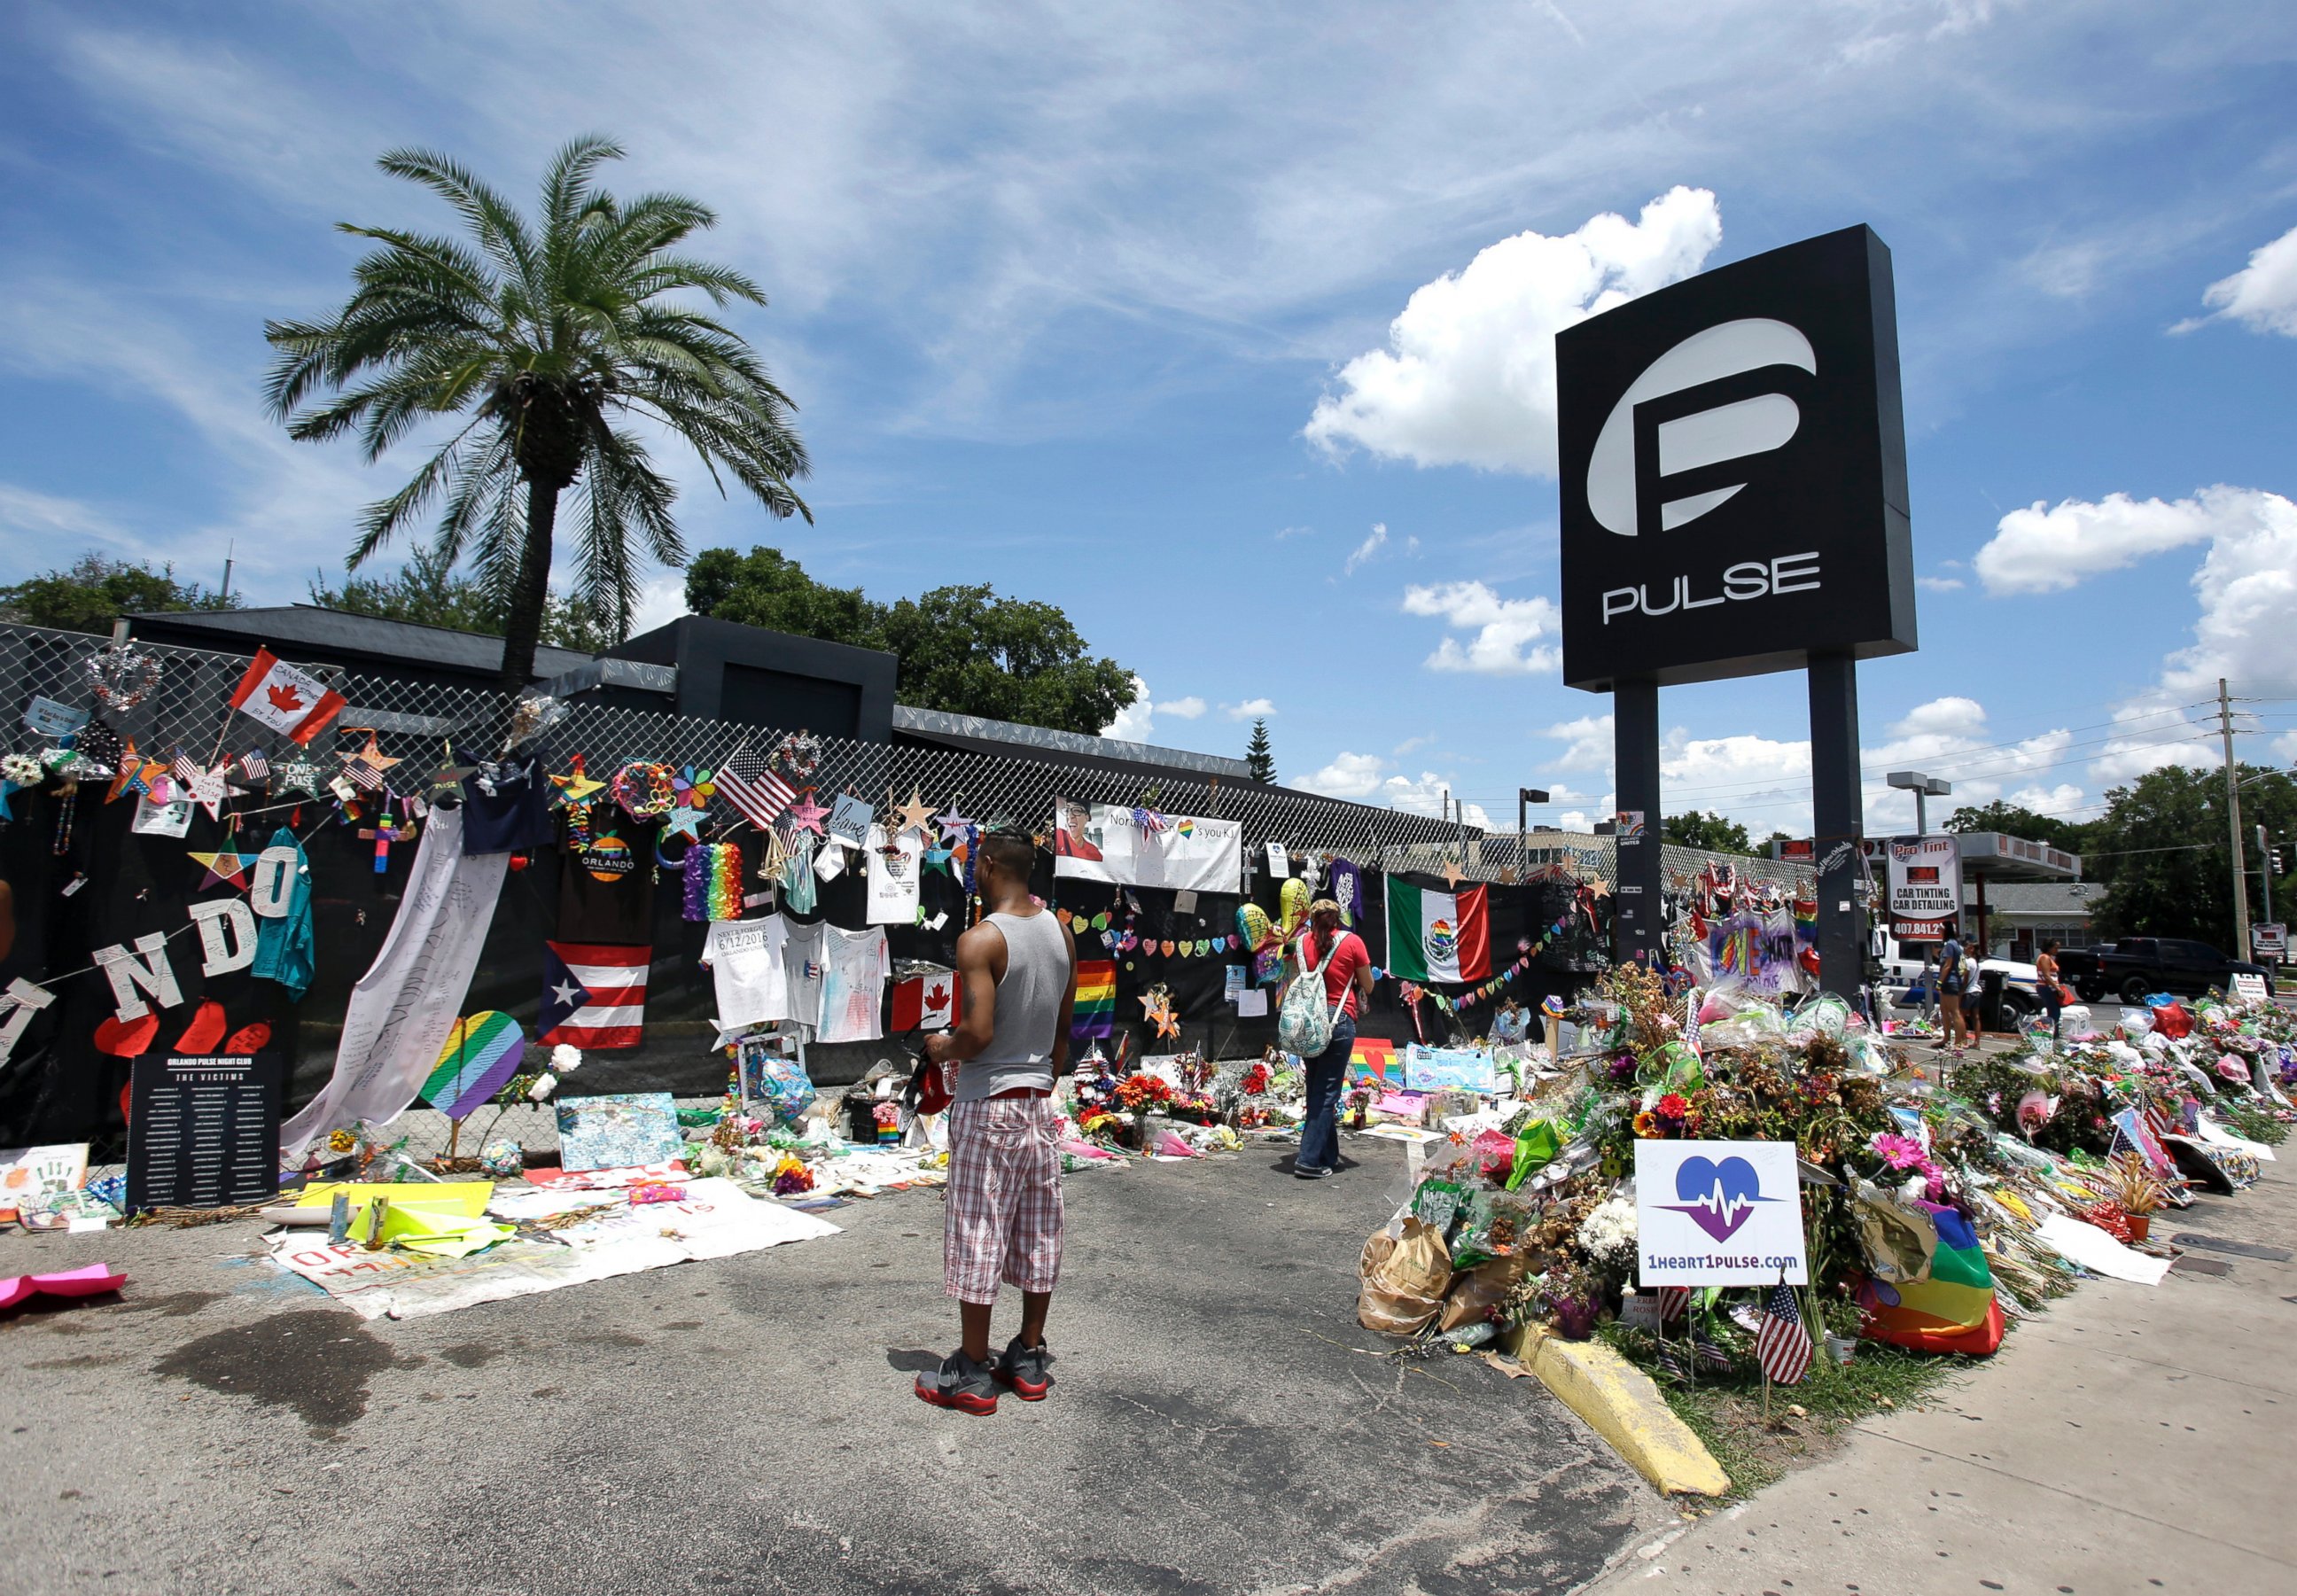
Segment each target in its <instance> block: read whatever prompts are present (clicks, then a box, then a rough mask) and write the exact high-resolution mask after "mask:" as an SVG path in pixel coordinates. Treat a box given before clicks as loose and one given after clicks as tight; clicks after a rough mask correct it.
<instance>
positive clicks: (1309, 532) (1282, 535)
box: [1276, 526, 1316, 543]
mask: <svg viewBox="0 0 2297 1596" xmlns="http://www.w3.org/2000/svg"><path fill="white" fill-rule="evenodd" d="M1315 535H1316V529H1315V528H1314V527H1312V526H1280V527H1278V528H1277V529H1276V541H1277V542H1279V543H1282V542H1284V541H1286V540H1287V539H1293V538H1313V537H1314V536H1315Z"/></svg>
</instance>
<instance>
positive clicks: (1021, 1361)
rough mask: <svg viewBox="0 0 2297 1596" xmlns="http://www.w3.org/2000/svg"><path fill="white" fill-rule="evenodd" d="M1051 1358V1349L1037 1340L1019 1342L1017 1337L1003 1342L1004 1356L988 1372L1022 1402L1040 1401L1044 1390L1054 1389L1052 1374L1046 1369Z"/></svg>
mask: <svg viewBox="0 0 2297 1596" xmlns="http://www.w3.org/2000/svg"><path fill="white" fill-rule="evenodd" d="M1052 1361H1053V1349H1052V1348H1051V1347H1050V1346H1048V1345H1045V1344H1044V1343H1043V1342H1041V1341H1040V1342H1038V1343H1037V1345H1034V1346H1024V1345H1021V1337H1018V1336H1016V1337H1013V1339H1012V1340H1010V1341H1009V1342H1007V1343H1006V1344H1005V1354H1004V1356H1002V1357H1000V1358H999V1359H998V1360H997V1367H996V1368H995V1369H994V1370H992V1371H991V1372H992V1374H993V1375H994V1376H995V1378H996V1380H997V1383H998V1384H999V1385H1000V1386H1004V1387H1005V1388H1006V1389H1007V1390H1009V1391H1010V1392H1012V1393H1013V1394H1014V1395H1016V1396H1017V1397H1019V1398H1020V1399H1021V1400H1022V1401H1023V1402H1042V1401H1044V1400H1045V1393H1046V1392H1048V1391H1050V1390H1051V1389H1052V1388H1053V1377H1052V1376H1051V1375H1050V1373H1048V1372H1047V1370H1048V1368H1049V1366H1050V1364H1051V1363H1052Z"/></svg>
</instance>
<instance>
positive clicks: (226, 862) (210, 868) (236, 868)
mask: <svg viewBox="0 0 2297 1596" xmlns="http://www.w3.org/2000/svg"><path fill="white" fill-rule="evenodd" d="M191 858H192V862H193V864H195V865H198V866H199V867H200V868H202V869H204V870H205V871H206V872H207V874H206V875H205V876H202V877H200V884H199V885H198V886H197V887H194V888H193V891H194V892H202V893H203V892H205V891H207V890H208V888H210V887H211V886H228V887H236V888H238V889H239V890H240V891H241V892H245V891H246V890H247V867H248V866H250V865H251V864H253V863H254V862H255V855H253V854H252V853H230V852H224V853H200V852H196V851H194V852H193V854H192V856H191Z"/></svg>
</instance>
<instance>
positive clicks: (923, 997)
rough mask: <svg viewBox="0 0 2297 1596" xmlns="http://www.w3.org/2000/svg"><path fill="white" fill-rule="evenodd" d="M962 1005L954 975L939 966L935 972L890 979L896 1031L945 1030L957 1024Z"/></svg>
mask: <svg viewBox="0 0 2297 1596" xmlns="http://www.w3.org/2000/svg"><path fill="white" fill-rule="evenodd" d="M962 1008H963V1004H962V1003H961V1002H960V1000H959V997H958V987H957V976H956V975H955V974H954V973H953V972H951V971H949V970H943V972H942V973H941V974H940V975H912V976H910V978H909V979H908V980H906V981H897V982H895V983H893V1029H894V1030H896V1031H946V1030H947V1029H949V1028H950V1027H951V1025H954V1024H957V1018H958V1015H959V1012H960V1011H961V1009H962Z"/></svg>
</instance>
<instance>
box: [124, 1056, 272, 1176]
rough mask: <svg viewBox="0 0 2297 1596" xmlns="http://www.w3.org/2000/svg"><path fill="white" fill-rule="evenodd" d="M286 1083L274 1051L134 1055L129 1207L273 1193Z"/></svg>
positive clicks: (129, 1136)
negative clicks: (241, 1054)
mask: <svg viewBox="0 0 2297 1596" xmlns="http://www.w3.org/2000/svg"><path fill="white" fill-rule="evenodd" d="M283 1086H284V1070H283V1069H282V1067H281V1063H280V1057H279V1055H278V1054H277V1053H254V1054H251V1055H249V1056H247V1057H220V1058H179V1057H140V1058H138V1059H136V1065H135V1072H134V1074H132V1075H130V1077H129V1079H128V1092H129V1095H128V1207H129V1208H130V1209H131V1210H133V1209H142V1208H226V1207H239V1206H242V1205H245V1204H250V1203H260V1202H266V1201H268V1200H269V1199H270V1198H272V1197H276V1196H277V1195H278V1193H279V1100H280V1095H281V1091H282V1089H283Z"/></svg>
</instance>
